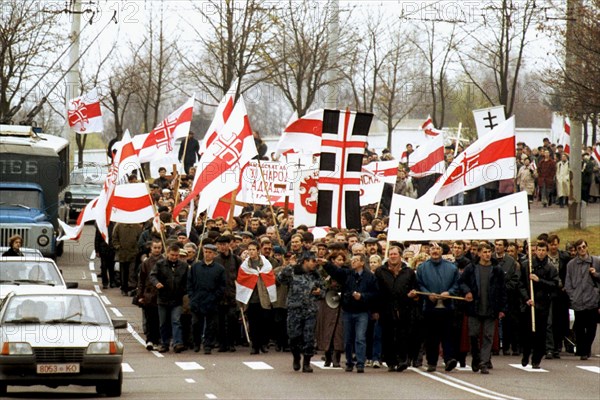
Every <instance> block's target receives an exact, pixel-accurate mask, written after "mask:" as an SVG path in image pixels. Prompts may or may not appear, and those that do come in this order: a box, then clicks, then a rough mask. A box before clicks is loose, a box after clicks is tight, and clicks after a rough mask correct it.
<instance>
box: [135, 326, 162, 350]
mask: <svg viewBox="0 0 600 400" xmlns="http://www.w3.org/2000/svg"><path fill="white" fill-rule="evenodd" d="M127 332H129V334H130V335H131V336H133V338H134V339H135V340H137V341H138V342H139V343H140V344H141V345H142V346H144V348H146V341H145V340H144V339H142V337H141V336H140V335H139V334H138V333H137V332H136V331H135V329H133V326H131V324H127ZM150 353H152V354H154V355H155V356H156V357H158V358H164V357H165V356H163V355H162V354H160V353H159V352H158V351H156V350H152V351H151V352H150Z"/></svg>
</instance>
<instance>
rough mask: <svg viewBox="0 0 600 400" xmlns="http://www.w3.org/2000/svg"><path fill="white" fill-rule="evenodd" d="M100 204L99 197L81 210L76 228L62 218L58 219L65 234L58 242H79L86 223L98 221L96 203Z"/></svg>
mask: <svg viewBox="0 0 600 400" xmlns="http://www.w3.org/2000/svg"><path fill="white" fill-rule="evenodd" d="M97 202H98V197H96V198H94V199H93V200H92V201H90V202H89V203H87V205H86V206H85V207H84V208H83V210H81V212H80V213H79V216H78V217H77V222H76V224H75V226H69V225H68V224H67V223H65V222H63V221H62V220H61V219H60V218H59V219H58V224H59V225H60V227H61V228H62V230H63V234H62V235H61V236H60V237H59V238H58V239H56V240H58V241H62V240H79V237H80V236H81V232H82V231H83V227H84V226H85V223H86V222H89V221H93V220H95V219H96V210H95V207H96V203H97Z"/></svg>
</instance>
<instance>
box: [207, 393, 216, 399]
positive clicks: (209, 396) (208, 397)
mask: <svg viewBox="0 0 600 400" xmlns="http://www.w3.org/2000/svg"><path fill="white" fill-rule="evenodd" d="M205 396H206V398H207V399H216V398H217V396H215V395H214V394H212V393H206V394H205Z"/></svg>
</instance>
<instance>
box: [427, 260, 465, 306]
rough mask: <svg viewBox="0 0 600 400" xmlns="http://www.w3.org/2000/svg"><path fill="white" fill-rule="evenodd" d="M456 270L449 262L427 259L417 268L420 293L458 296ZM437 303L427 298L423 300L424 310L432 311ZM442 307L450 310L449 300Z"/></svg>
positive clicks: (457, 274)
mask: <svg viewBox="0 0 600 400" xmlns="http://www.w3.org/2000/svg"><path fill="white" fill-rule="evenodd" d="M458 277H459V273H458V268H456V266H455V265H454V264H453V263H451V262H450V261H447V260H444V259H443V258H440V259H438V260H433V259H429V260H427V261H425V262H424V263H422V264H421V265H419V268H417V282H418V284H419V289H420V291H421V292H427V293H436V294H441V293H443V292H448V293H450V295H457V294H459V290H460V289H459V286H458ZM436 305H437V302H432V301H430V300H429V298H426V299H425V302H424V306H423V307H424V310H426V311H427V310H433V309H434V308H436ZM444 306H445V307H446V308H447V309H452V307H453V304H452V301H451V300H444Z"/></svg>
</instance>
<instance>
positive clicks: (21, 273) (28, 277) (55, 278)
mask: <svg viewBox="0 0 600 400" xmlns="http://www.w3.org/2000/svg"><path fill="white" fill-rule="evenodd" d="M0 284H15V285H20V284H38V285H54V286H64V283H63V280H62V277H61V276H60V271H58V269H57V268H56V266H55V265H54V264H53V263H51V262H49V261H44V260H32V261H17V260H15V261H7V260H0Z"/></svg>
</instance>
